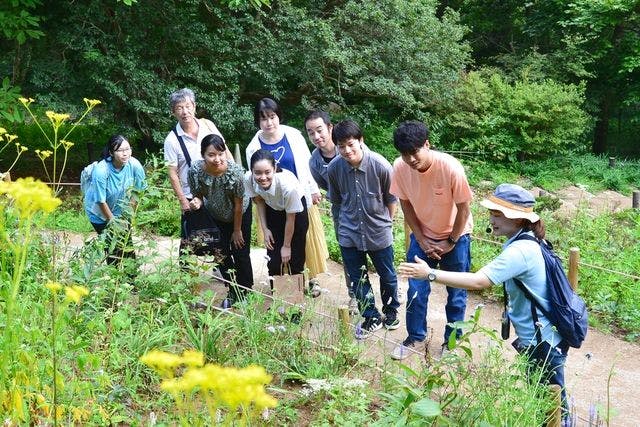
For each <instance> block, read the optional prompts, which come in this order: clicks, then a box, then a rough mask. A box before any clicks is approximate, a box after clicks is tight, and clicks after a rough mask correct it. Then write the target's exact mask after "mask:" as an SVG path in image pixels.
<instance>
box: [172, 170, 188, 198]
mask: <svg viewBox="0 0 640 427" xmlns="http://www.w3.org/2000/svg"><path fill="white" fill-rule="evenodd" d="M169 183H170V184H171V188H173V192H174V193H175V195H176V197H177V198H178V202H180V204H181V205H184V204H186V203H187V202H188V201H187V198H186V196H185V195H184V193H183V192H182V184H180V177H179V176H178V172H177V170H173V169H169Z"/></svg>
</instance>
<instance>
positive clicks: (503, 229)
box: [489, 210, 522, 237]
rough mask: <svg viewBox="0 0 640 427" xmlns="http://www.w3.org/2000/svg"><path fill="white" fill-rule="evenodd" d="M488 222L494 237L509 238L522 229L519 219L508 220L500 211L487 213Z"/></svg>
mask: <svg viewBox="0 0 640 427" xmlns="http://www.w3.org/2000/svg"><path fill="white" fill-rule="evenodd" d="M489 222H490V223H491V228H492V229H493V234H494V235H496V236H506V237H511V236H513V235H514V234H516V233H517V232H518V231H519V230H520V229H521V228H522V220H521V219H509V218H507V217H506V216H504V214H503V213H502V212H500V211H494V210H490V211H489Z"/></svg>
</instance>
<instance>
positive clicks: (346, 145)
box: [338, 138, 363, 167]
mask: <svg viewBox="0 0 640 427" xmlns="http://www.w3.org/2000/svg"><path fill="white" fill-rule="evenodd" d="M338 152H339V153H340V155H341V156H342V157H344V159H345V160H346V161H347V162H348V163H349V164H350V165H351V166H353V167H357V166H359V165H360V162H362V155H363V152H362V139H356V138H349V139H346V140H342V141H338Z"/></svg>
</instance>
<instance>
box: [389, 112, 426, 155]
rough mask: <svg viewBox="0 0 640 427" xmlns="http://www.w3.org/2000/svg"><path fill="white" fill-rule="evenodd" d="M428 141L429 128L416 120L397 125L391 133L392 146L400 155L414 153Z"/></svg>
mask: <svg viewBox="0 0 640 427" xmlns="http://www.w3.org/2000/svg"><path fill="white" fill-rule="evenodd" d="M428 139H429V128H428V127H427V125H425V124H424V123H422V122H420V121H417V120H409V121H406V122H402V123H400V124H399V125H398V127H397V128H396V130H395V131H394V132H393V145H394V146H395V147H396V150H398V151H399V152H400V153H401V154H411V153H415V152H416V151H417V150H418V149H420V147H422V146H423V145H424V143H425V142H426V141H427V140H428Z"/></svg>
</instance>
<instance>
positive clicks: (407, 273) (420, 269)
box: [398, 255, 432, 279]
mask: <svg viewBox="0 0 640 427" xmlns="http://www.w3.org/2000/svg"><path fill="white" fill-rule="evenodd" d="M414 259H415V261H416V262H403V263H400V265H399V266H398V273H399V274H400V276H402V277H411V278H413V279H426V278H427V275H428V274H429V273H431V270H432V269H431V267H429V264H427V262H426V261H425V260H423V259H421V258H420V257H418V256H417V255H416V256H415V257H414Z"/></svg>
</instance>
